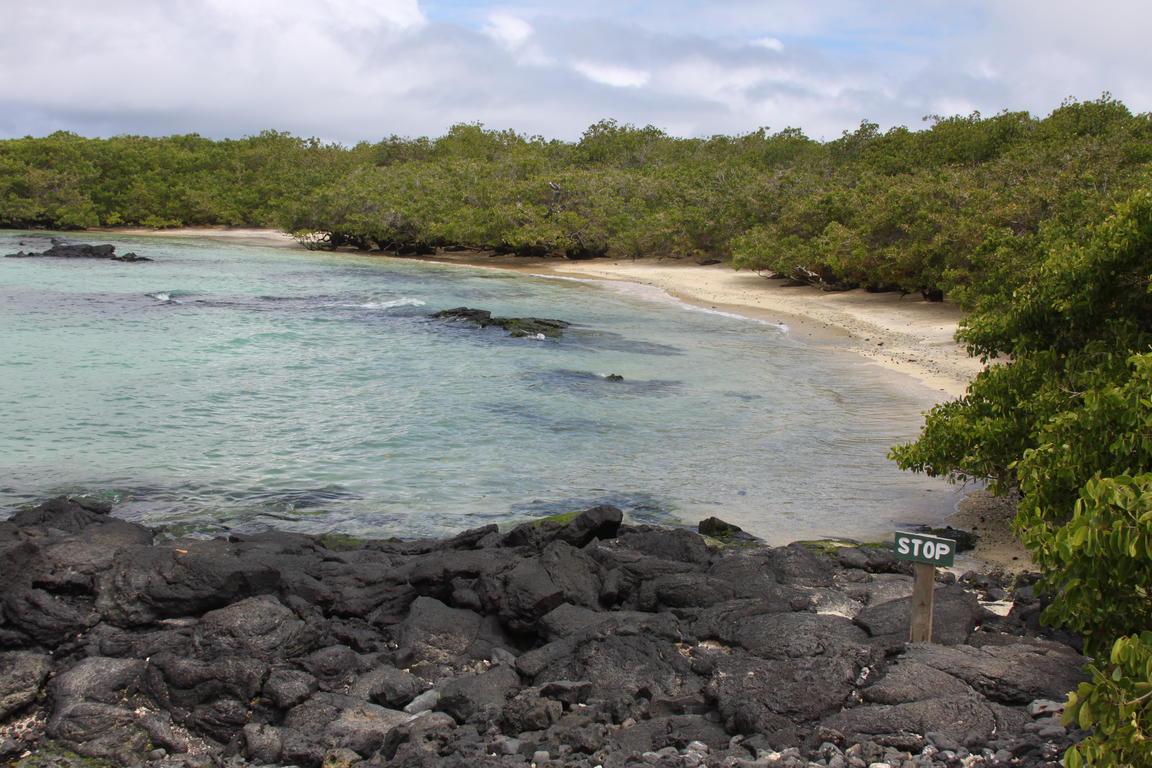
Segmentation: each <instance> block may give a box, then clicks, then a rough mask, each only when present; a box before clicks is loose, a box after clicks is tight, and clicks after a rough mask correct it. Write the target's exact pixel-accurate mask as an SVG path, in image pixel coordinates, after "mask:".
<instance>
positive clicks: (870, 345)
mask: <svg viewBox="0 0 1152 768" xmlns="http://www.w3.org/2000/svg"><path fill="white" fill-rule="evenodd" d="M87 231H88V232H93V233H96V232H98V233H102V234H108V235H131V236H142V237H185V238H200V239H216V240H221V241H225V242H233V243H241V244H245V245H263V246H272V247H280V248H303V246H301V245H300V244H299V243H297V242H296V240H294V239H293V238H292V237H291V236H290V235H288V234H286V233H283V232H279V231H277V230H271V229H259V228H251V227H244V228H231V227H203V228H182V229H170V230H154V229H147V228H141V227H121V228H102V229H92V230H87ZM372 255H374V256H378V255H379V254H375V253H373V254H372ZM384 257H385V258H398V259H403V260H418V261H428V262H433V263H440V264H454V265H460V266H472V267H482V268H490V269H500V270H505V271H514V272H520V273H524V274H532V275H538V276H543V277H562V278H575V279H580V280H597V281H610V282H622V283H632V284H637V285H643V286H648V287H651V288H655V289H657V290H659V291H662V292H663V293H665V294H666V295H668V296H669V297H671V298H673V299H676V300H678V301H682V302H684V303H686V304H690V305H692V306H695V307H699V308H703V309H706V310H711V311H719V312H726V313H730V314H733V315H737V316H741V317H746V318H749V319H753V320H758V321H762V322H769V323H773V324H779V325H783V326H785V327H786V328H787V332H788V334H789V335H790V336H792V337H793V338H795V339H798V340H800V341H803V342H804V343H806V344H811V345H813V346H817V347H819V348H821V349H825V350H827V351H829V352H831V353H835V354H850V355H853V356H854V357H856V358H863V359H864V360H866V361H867V362H869V363H872V364H875V365H879V366H881V367H883V368H885V369H887V370H889V371H891V372H893V373H894V374H899V376H894V377H893V381H894V383H896V384H897V385H900V384H901V383H904V384H907V383H909V382H911V381H915V382H917V383H918V384H919V385H920V386H921V387H922V388H923V391H925V392H926V393H928V394H929V395H930V396H931V399H932V401H933V402H934V403H939V402H944V401H946V400H950V399H954V398H956V397H960V396H962V395H963V393H964V390H965V388H966V386H967V384H968V382H970V381H971V379H972V378H973V377H975V375H976V374H977V373H979V371H980V370H981V369H982V367H983V366H982V365H981V363H980V362H979V361H978V360H975V359H973V358H970V357H968V355H967V353H966V352H965V351H964V349H963V348H962V347H961V346H960V345H959V344H958V343H956V341H955V340H954V338H953V337H954V334H955V332H956V329H957V328H958V326H959V322H960V320H961V319H962V318H963V313H962V312H961V311H960V310H959V309H958V308H956V307H955V306H953V305H951V304H948V303H946V302H927V301H923V300H921V299H918V298H912V297H910V296H906V297H899V295H898V294H895V293H867V292H866V291H864V290H862V289H856V290H853V291H843V292H826V291H821V290H819V289H817V288H812V287H807V286H785V285H783V284H782V283H781V281H777V280H768V279H765V278H763V277H761V276H759V275H757V274H755V273H753V272H737V271H735V270H732V269H731V268H729V267H726V266H724V265H722V264H716V265H708V266H702V265H699V264H695V263H691V262H689V263H677V262H672V261H668V260H654V259H653V260H623V259H611V260H610V259H595V260H590V261H567V260H562V259H542V258H525V257H519V256H512V255H507V254H487V253H484V252H478V251H441V252H438V253H436V254H435V255H431V256H388V255H384ZM1012 514H1013V512H1012V507H1011V505H1009V504H1005V503H1004V502H1003V501H1002V500H999V499H995V498H992V497H990V496H989V495H988V494H986V493H984V492H983V491H973V492H970V493H968V494H967V496H966V498H965V499H964V500H963V501H961V502H960V503H959V504H958V505H957V507H956V510H955V511H954V512H953V514H952V515H951V516H950V517H949V518H948V519H947V520H946V523H948V524H951V525H952V526H954V527H956V528H960V529H963V530H970V531H974V532H976V533H978V534H979V535H980V540H979V542H978V543H977V545H976V549H975V550H973V551H971V552H969V553H967V554H968V555H969V556H970V557H972V558H974V559H976V560H979V561H982V562H985V563H987V564H989V565H990V566H995V567H999V568H1001V569H1003V570H1004V571H1005V572H1007V573H1018V572H1020V571H1024V570H1028V569H1029V568H1031V561H1030V558H1029V556H1028V552H1027V550H1026V549H1024V548H1023V547H1022V546H1021V545H1020V544H1019V543H1018V542H1017V541H1016V538H1015V536H1014V534H1013V533H1012V531H1011V521H1012Z"/></svg>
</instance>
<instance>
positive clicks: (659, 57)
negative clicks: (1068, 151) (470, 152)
mask: <svg viewBox="0 0 1152 768" xmlns="http://www.w3.org/2000/svg"><path fill="white" fill-rule="evenodd" d="M421 3H422V4H421ZM0 6H4V14H3V18H4V40H3V43H0V136H22V135H25V134H35V135H41V134H43V133H46V132H48V131H51V130H54V129H58V128H63V129H69V130H74V131H76V132H78V133H82V134H86V135H110V134H115V133H152V134H157V133H187V132H192V131H196V132H200V133H204V134H206V135H212V136H240V135H245V134H249V133H254V132H256V131H258V130H260V129H263V128H275V129H279V130H287V131H291V132H293V133H296V134H299V135H318V136H321V137H324V138H333V139H339V140H342V141H347V142H354V141H357V140H361V139H369V140H375V139H378V138H380V137H381V136H386V135H389V134H392V133H399V134H402V135H420V134H427V135H438V134H439V133H441V132H443V131H444V130H445V129H446V128H447V127H448V126H449V125H451V124H452V123H453V122H459V121H476V120H479V121H482V122H484V123H485V124H487V125H490V126H492V127H499V128H505V127H509V128H514V129H516V130H519V131H523V132H526V133H540V134H543V135H546V136H555V137H562V138H575V137H577V136H579V135H580V133H581V132H582V131H583V129H584V128H585V127H586V126H587V125H589V124H590V123H592V122H595V121H596V120H599V119H602V118H607V117H613V118H616V119H618V120H620V121H622V122H631V123H635V124H638V125H645V124H653V125H657V126H660V127H663V128H665V129H667V130H669V131H671V132H674V133H679V134H684V133H688V134H705V135H707V134H712V133H741V132H747V131H751V130H754V129H755V128H757V127H758V126H761V125H768V126H770V127H773V128H774V129H779V128H783V127H785V126H797V127H800V128H803V129H804V130H805V131H806V132H807V133H809V135H813V136H816V137H821V138H835V137H837V136H839V135H840V133H841V132H842V131H844V130H853V129H855V127H856V126H857V125H858V124H859V122H860V120H861V119H863V118H868V119H871V120H874V121H876V122H878V123H880V124H881V127H882V128H887V127H889V126H891V125H894V124H905V125H909V126H910V127H913V128H919V127H921V126H922V125H923V124H922V123H921V121H920V118H921V117H922V116H923V115H926V114H930V113H939V114H950V113H961V114H966V113H967V112H970V111H971V110H973V109H978V110H979V111H980V112H982V113H984V114H994V113H996V112H998V111H999V110H1001V109H1012V110H1017V109H1027V110H1030V111H1032V112H1033V113H1036V114H1041V115H1043V114H1047V112H1048V111H1050V110H1051V109H1053V108H1055V107H1056V106H1057V105H1058V104H1059V103H1060V101H1061V100H1062V99H1063V98H1064V97H1066V96H1074V97H1078V98H1081V99H1092V98H1095V97H1096V96H1098V95H1099V94H1100V93H1101V92H1102V91H1104V90H1110V91H1111V92H1112V93H1113V94H1114V95H1115V96H1116V97H1117V98H1119V99H1121V100H1123V101H1125V102H1126V103H1127V104H1128V105H1129V106H1130V107H1131V108H1132V109H1133V110H1134V111H1138V112H1142V111H1147V110H1149V109H1150V108H1152V81H1149V80H1148V79H1147V77H1146V73H1147V72H1148V71H1149V70H1150V69H1152V46H1147V45H1145V42H1144V40H1143V37H1144V36H1145V34H1144V30H1146V29H1147V28H1148V26H1149V23H1150V22H1152V6H1147V7H1146V6H1145V5H1143V4H1138V3H1132V2H1130V0H1097V2H1095V3H1093V6H1092V8H1091V10H1090V11H1085V10H1084V8H1083V6H1082V5H1080V4H1074V3H1071V2H1066V1H1065V0H1012V2H1004V0H884V2H881V3H867V4H865V3H859V2H858V0H822V1H821V2H820V3H813V2H811V0H712V1H711V2H709V3H700V2H696V1H695V0H693V1H691V2H690V1H689V0H635V2H629V3H620V2H618V0H585V1H584V2H582V3H580V4H574V3H570V2H565V3H561V2H559V0H533V1H532V2H529V1H528V0H505V1H504V2H500V3H499V4H497V3H496V2H492V3H487V2H484V0H473V2H471V3H470V4H468V8H469V11H468V13H469V16H468V17H466V18H465V17H459V18H454V17H452V15H451V14H452V13H454V12H457V9H459V8H461V7H463V6H461V5H460V4H459V3H457V2H456V0H421V2H418V0H180V2H156V0H100V2H98V3H94V2H82V0H37V2H35V3H32V2H21V1H20V0H0Z"/></svg>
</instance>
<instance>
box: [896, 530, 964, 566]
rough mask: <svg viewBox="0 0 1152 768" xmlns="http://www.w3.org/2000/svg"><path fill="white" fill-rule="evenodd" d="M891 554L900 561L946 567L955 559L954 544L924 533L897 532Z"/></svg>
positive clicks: (950, 540) (948, 540) (951, 541)
mask: <svg viewBox="0 0 1152 768" xmlns="http://www.w3.org/2000/svg"><path fill="white" fill-rule="evenodd" d="M893 554H895V555H896V557H897V558H899V559H901V560H911V561H913V562H916V563H928V564H929V565H936V566H944V567H947V566H950V565H952V563H953V561H954V559H955V558H954V555H955V554H956V542H955V541H953V540H952V539H946V538H943V537H940V536H929V535H927V534H924V533H904V532H898V533H897V534H896V542H895V546H894V547H893Z"/></svg>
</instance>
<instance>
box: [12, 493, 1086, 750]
mask: <svg viewBox="0 0 1152 768" xmlns="http://www.w3.org/2000/svg"><path fill="white" fill-rule="evenodd" d="M622 517H623V516H622V514H621V513H620V510H618V509H615V508H613V507H609V506H606V505H605V506H600V507H596V508H594V509H589V510H587V511H585V512H583V513H579V514H576V515H574V516H571V517H565V518H562V519H557V520H549V521H544V522H542V523H540V524H534V523H527V524H524V525H521V526H519V527H518V528H516V529H515V530H513V531H510V532H508V533H506V534H502V533H500V532H499V531H497V530H496V529H495V528H494V527H492V526H488V527H485V528H479V529H476V530H474V531H467V532H464V533H462V534H460V535H458V536H455V537H453V538H451V539H447V540H443V541H413V542H403V541H396V540H389V541H364V542H355V543H354V542H350V541H341V542H333V541H332V540H331V537H315V536H307V535H303V534H287V533H277V532H268V533H266V534H258V535H232V536H230V537H229V538H221V539H214V540H211V541H205V540H193V539H168V540H159V539H154V537H153V532H152V531H150V530H149V529H147V528H144V527H143V526H138V525H135V524H133V523H130V522H127V521H124V520H120V519H118V518H116V517H115V516H114V515H112V514H109V512H108V510H106V509H91V508H87V507H85V506H83V505H82V504H81V503H78V502H76V501H73V500H69V499H66V498H59V499H54V500H52V501H50V502H47V503H45V504H43V505H41V506H40V507H37V508H36V509H33V510H28V511H24V512H20V513H18V514H16V515H15V516H13V517H12V518H10V519H9V520H6V521H2V522H0V733H4V734H8V735H6V736H5V737H4V740H0V745H2V746H3V750H4V751H3V753H2V754H0V756H2V755H5V754H20V753H22V752H23V751H29V752H30V757H34V758H36V759H39V758H40V757H45V758H46V757H47V756H48V755H50V754H53V752H52V750H66V751H69V752H75V753H79V754H81V755H86V756H90V757H96V758H103V759H107V760H110V761H113V762H115V763H118V764H141V763H145V762H147V763H148V764H153V762H154V761H156V760H157V759H158V757H159V755H158V751H163V752H164V759H165V761H166V762H163V764H165V765H168V764H171V765H188V766H191V765H208V764H210V763H220V764H223V763H226V762H228V761H236V760H240V759H247V760H249V761H252V762H255V763H261V764H281V765H288V764H292V765H297V766H303V767H304V768H321V766H322V765H333V766H334V765H353V764H357V763H360V762H361V761H367V762H366V763H365V764H367V765H373V766H404V768H408V767H409V766H416V767H418V766H437V767H439V766H491V767H493V768H495V767H497V766H499V767H503V766H508V767H509V768H510V767H511V766H520V767H521V768H522V767H523V766H526V765H527V764H528V763H529V762H530V761H531V760H535V761H536V763H537V764H538V765H544V764H545V763H547V764H549V765H557V766H568V767H569V768H577V767H580V766H587V767H588V768H591V767H592V766H596V765H601V766H606V767H607V766H618V767H619V768H623V767H624V766H629V765H640V764H653V765H683V766H693V767H694V768H718V767H719V766H740V765H805V764H809V763H810V762H819V763H820V764H821V765H833V764H836V765H868V764H871V763H881V762H883V763H887V764H889V765H907V764H909V763H910V764H912V765H918V766H920V765H923V766H934V765H945V764H952V763H949V762H948V761H949V760H952V759H953V757H954V756H955V755H958V754H960V752H959V750H969V751H970V752H971V754H973V755H983V756H985V757H987V758H988V761H991V760H992V756H993V755H996V754H1001V755H1008V756H1009V759H1010V761H1011V763H1012V764H1013V765H1020V766H1039V765H1045V764H1047V762H1046V761H1049V760H1051V758H1052V756H1054V755H1057V754H1058V753H1059V752H1060V751H1061V750H1062V749H1064V748H1066V747H1067V745H1068V744H1070V743H1071V742H1072V741H1073V740H1075V739H1076V738H1078V737H1079V734H1078V733H1077V732H1076V731H1075V730H1074V729H1073V730H1072V731H1066V730H1065V729H1063V728H1057V727H1047V726H1045V725H1043V724H1042V723H1037V722H1036V721H1034V718H1043V717H1048V714H1047V713H1048V712H1049V711H1050V710H1049V709H1048V708H1046V706H1044V705H1037V704H1036V701H1037V700H1042V701H1049V700H1059V699H1061V698H1062V697H1063V695H1064V694H1065V693H1066V692H1067V691H1068V690H1070V689H1071V688H1072V687H1074V686H1075V685H1076V684H1078V683H1079V682H1080V681H1081V680H1083V679H1084V675H1083V673H1082V671H1081V665H1082V664H1083V662H1084V659H1083V658H1082V657H1081V656H1079V655H1078V654H1077V653H1076V652H1075V651H1074V650H1073V649H1072V648H1070V647H1068V646H1067V645H1064V644H1062V643H1059V642H1055V641H1053V640H1051V639H1044V638H1040V637H1036V636H1034V635H1035V633H1034V632H1033V631H1032V630H1029V629H1028V628H1027V627H1026V625H1025V624H1024V623H1022V622H1020V621H1019V620H1014V619H1012V618H1011V617H1008V618H1004V617H1000V616H995V615H993V614H991V613H988V612H987V611H984V610H983V609H982V608H980V606H979V604H978V602H977V600H976V597H975V595H974V593H972V592H969V591H967V590H966V588H965V584H964V583H963V582H957V583H955V584H952V585H950V586H947V587H943V588H942V589H941V590H940V593H939V600H938V603H939V605H940V608H941V612H940V613H939V614H938V615H937V623H938V626H942V628H943V629H944V630H945V631H942V632H940V634H939V636H938V639H939V642H940V644H938V645H907V644H906V643H905V642H904V636H905V635H906V632H907V609H906V600H907V598H906V595H907V594H908V591H909V590H910V588H911V587H910V585H911V578H910V577H909V576H908V575H906V574H905V573H903V572H902V570H901V569H902V567H903V566H902V564H901V563H899V562H897V561H892V560H890V559H885V558H883V557H869V556H865V554H860V553H856V554H853V555H852V556H844V555H843V553H841V555H839V556H837V555H836V554H833V553H823V552H814V551H811V550H809V549H807V548H805V547H801V546H789V547H775V548H773V547H768V546H764V545H763V544H758V543H756V542H744V543H746V544H747V546H737V547H732V546H727V547H717V546H713V545H712V544H710V543H709V540H708V539H705V538H704V537H702V536H700V535H697V534H696V533H693V532H690V531H687V530H684V529H673V528H662V527H654V526H644V525H639V526H638V525H628V524H626V523H625V522H624V521H623V519H622ZM702 527H703V529H705V530H709V531H712V532H713V533H718V534H724V533H725V532H728V533H729V534H731V533H734V532H733V531H732V530H731V529H732V528H734V526H727V525H725V524H723V523H722V522H721V521H716V520H713V521H709V522H707V523H706V524H704V525H703V526H702ZM70 562H71V563H73V564H74V565H75V568H72V567H70V566H69V563H70ZM902 600H903V602H902ZM828 606H835V611H832V610H827V607H828ZM836 614H839V615H836ZM848 616H853V617H855V618H854V619H853V618H847V617H848ZM948 750H951V752H950V753H949V752H948ZM949 754H951V755H953V757H947V755H949ZM945 758H946V759H945ZM957 759H958V758H957ZM781 761H783V762H781ZM821 761H822V762H821ZM837 761H839V762H837ZM988 761H986V762H985V763H984V764H985V765H994V764H995V763H994V762H988ZM1001 762H1003V761H1001ZM155 764H161V763H155ZM966 764H967V763H966ZM979 764H980V763H973V765H979Z"/></svg>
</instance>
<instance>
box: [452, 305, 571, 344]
mask: <svg viewBox="0 0 1152 768" xmlns="http://www.w3.org/2000/svg"><path fill="white" fill-rule="evenodd" d="M432 317H434V318H436V319H438V320H453V321H458V322H466V323H475V324H476V325H478V326H480V327H481V328H487V327H488V326H490V325H494V326H496V327H497V328H503V329H504V330H506V331H508V335H509V336H515V337H523V336H538V335H543V336H546V337H552V338H558V337H560V336H562V335H563V333H564V329H565V328H567V327H568V326H570V325H571V323H568V322H565V321H564V320H552V319H549V318H546V317H492V313H491V312H489V311H488V310H486V309H472V308H470V307H456V308H455V309H445V310H441V311H440V312H435V313H433V314H432Z"/></svg>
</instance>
